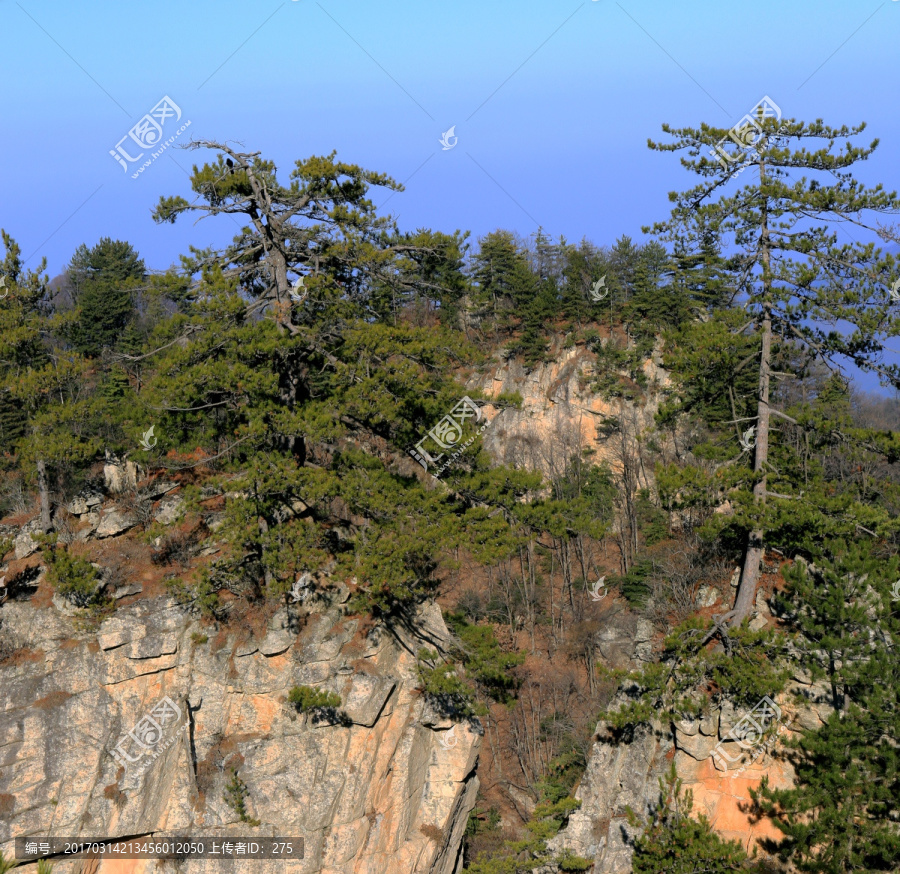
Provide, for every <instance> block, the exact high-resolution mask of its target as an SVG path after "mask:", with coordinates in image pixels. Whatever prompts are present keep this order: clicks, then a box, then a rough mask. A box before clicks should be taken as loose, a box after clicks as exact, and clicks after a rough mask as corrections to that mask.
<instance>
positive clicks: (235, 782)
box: [222, 768, 259, 825]
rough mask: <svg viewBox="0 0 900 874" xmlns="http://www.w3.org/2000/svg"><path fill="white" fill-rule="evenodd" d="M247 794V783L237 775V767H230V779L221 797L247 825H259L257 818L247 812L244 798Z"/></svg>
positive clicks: (248, 791)
mask: <svg viewBox="0 0 900 874" xmlns="http://www.w3.org/2000/svg"><path fill="white" fill-rule="evenodd" d="M249 794H250V790H248V789H247V784H246V783H244V781H243V780H241V778H240V777H239V776H238V772H237V769H236V768H232V769H231V780H229V781H228V784H227V785H226V787H225V792H224V793H223V795H222V798H223V799H224V801H225V803H226V804H227V805H228V806H229V807H230V808H231V809H232V810H233V811H234V812H235V813H236V814H237V815H238V817H239V818H240V820H241V822H246V823H247V824H248V825H259V820H258V819H254V818H253V817H251V816H250V814H249V813H247V805H246V799H247V796H248V795H249Z"/></svg>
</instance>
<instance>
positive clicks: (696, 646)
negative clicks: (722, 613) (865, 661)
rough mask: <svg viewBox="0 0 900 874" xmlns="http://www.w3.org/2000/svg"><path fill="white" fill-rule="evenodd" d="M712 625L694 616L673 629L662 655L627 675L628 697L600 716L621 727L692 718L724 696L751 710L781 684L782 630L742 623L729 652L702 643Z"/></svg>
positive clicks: (784, 666)
mask: <svg viewBox="0 0 900 874" xmlns="http://www.w3.org/2000/svg"><path fill="white" fill-rule="evenodd" d="M711 627H712V623H711V622H710V621H708V620H704V619H701V618H700V617H697V616H694V617H691V618H690V619H687V620H686V621H685V622H683V623H682V624H681V625H679V626H677V627H676V628H674V629H673V630H672V632H671V634H669V635H668V637H667V638H666V640H665V644H664V650H663V653H662V655H661V660H660V661H659V662H657V663H653V664H650V665H648V666H647V667H646V668H644V669H642V670H641V671H638V672H636V673H634V674H631V675H629V676H628V678H627V680H626V681H625V682H626V684H627V685H628V686H629V688H630V692H629V699H630V700H629V701H628V702H627V703H626V704H625V705H624V706H622V707H620V708H618V709H615V710H612V711H609V712H607V713H605V714H604V717H603V718H604V719H606V720H607V721H608V722H609V724H610V725H611V726H612V727H613V728H616V729H619V730H622V729H626V728H631V727H634V726H637V725H640V724H651V723H652V722H654V721H655V720H657V719H668V720H673V721H674V720H678V719H683V718H685V717H692V716H695V715H697V714H698V713H699V712H700V711H701V710H703V709H705V707H706V706H709V705H715V704H718V703H719V702H721V701H722V700H723V699H728V700H731V701H732V702H734V704H735V706H736V707H746V708H747V709H749V708H750V707H752V706H753V705H755V704H756V703H757V702H758V701H759V700H760V699H761V698H763V697H764V696H766V695H768V696H769V697H770V698H773V697H774V696H775V695H776V693H778V692H780V691H781V690H782V689H783V688H784V685H785V683H786V682H787V679H788V677H789V676H790V671H789V669H788V667H787V665H788V662H787V643H786V641H784V640H783V639H782V636H781V635H778V634H776V633H775V632H772V631H769V630H765V629H764V630H762V631H751V630H750V629H749V628H747V627H746V625H743V626H739V627H737V628H733V629H731V632H730V635H729V641H728V646H729V650H730V651H725V650H721V649H720V650H715V649H712V650H711V649H709V648H707V647H706V646H705V645H701V644H702V642H703V641H704V639H705V638H706V632H707V631H708V630H709V629H710V628H711ZM698 695H699V697H698Z"/></svg>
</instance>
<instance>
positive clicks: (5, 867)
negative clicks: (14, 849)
mask: <svg viewBox="0 0 900 874" xmlns="http://www.w3.org/2000/svg"><path fill="white" fill-rule="evenodd" d="M18 864H19V863H18V862H17V861H16V860H15V859H7V858H6V857H5V856H4V855H3V851H2V850H0V874H6V872H7V871H12V869H13V868H15V867H16V866H17V865H18Z"/></svg>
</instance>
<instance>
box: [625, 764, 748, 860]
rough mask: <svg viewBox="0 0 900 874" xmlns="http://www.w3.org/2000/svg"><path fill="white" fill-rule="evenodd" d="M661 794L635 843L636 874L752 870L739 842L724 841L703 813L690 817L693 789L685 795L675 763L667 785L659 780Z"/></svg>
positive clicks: (632, 819) (634, 821)
mask: <svg viewBox="0 0 900 874" xmlns="http://www.w3.org/2000/svg"><path fill="white" fill-rule="evenodd" d="M659 790H660V795H659V803H658V805H657V806H656V808H655V809H654V811H653V813H652V816H651V818H650V821H649V822H647V823H643V825H644V832H643V834H642V835H640V837H638V838H637V839H636V840H635V842H634V855H633V857H632V863H631V864H632V867H631V870H632V871H633V872H634V874H662V872H664V871H665V872H672V874H696V872H698V871H703V872H708V874H728V872H732V871H743V872H747V871H750V870H752V867H751V863H750V860H749V857H748V856H747V853H746V852H745V851H744V850H743V848H742V847H741V845H740V843H739V842H738V841H723V840H722V839H721V838H720V837H719V836H718V835H717V834H716V833H715V832H714V831H713V828H712V826H711V825H710V822H709V819H707V817H706V816H704V815H703V814H702V813H701V814H699V816H698V817H697V818H696V819H694V818H693V817H692V816H691V810H692V808H693V804H694V796H693V793H692V792H691V790H690V789H688V790H686V791H685V792H684V793H683V794H682V786H681V780H680V779H679V778H678V776H677V774H676V773H675V764H674V762H673V763H672V767H671V769H670V770H669V772H668V773H667V774H666V779H665V782H664V781H663V779H662V778H661V777H660V780H659ZM627 813H628V820H629V822H630V824H631V825H632V826H634V827H637V826H639V825H641V824H642V823H641V822H640V820H639V818H638V817H637V815H636V814H635V813H634V811H633V810H631V808H627Z"/></svg>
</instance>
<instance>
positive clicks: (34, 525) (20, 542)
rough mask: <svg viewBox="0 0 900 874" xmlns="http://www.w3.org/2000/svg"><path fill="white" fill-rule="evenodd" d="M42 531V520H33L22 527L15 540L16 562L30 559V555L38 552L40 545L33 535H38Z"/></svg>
mask: <svg viewBox="0 0 900 874" xmlns="http://www.w3.org/2000/svg"><path fill="white" fill-rule="evenodd" d="M40 530H41V520H40V519H32V520H31V521H30V522H26V523H25V524H24V525H23V526H22V528H21V529H20V530H19V533H18V534H17V535H16V539H15V550H16V561H19V560H20V559H23V558H28V556H29V555H32V554H33V553H35V552H37V549H38V546H39V544H38V542H37V541H36V540H34V538H33V537H32V536H31V535H32V534H37V533H38V532H39V531H40Z"/></svg>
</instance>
